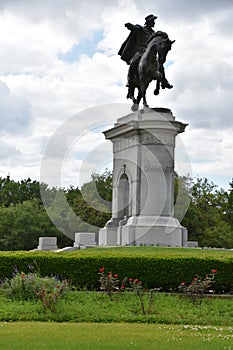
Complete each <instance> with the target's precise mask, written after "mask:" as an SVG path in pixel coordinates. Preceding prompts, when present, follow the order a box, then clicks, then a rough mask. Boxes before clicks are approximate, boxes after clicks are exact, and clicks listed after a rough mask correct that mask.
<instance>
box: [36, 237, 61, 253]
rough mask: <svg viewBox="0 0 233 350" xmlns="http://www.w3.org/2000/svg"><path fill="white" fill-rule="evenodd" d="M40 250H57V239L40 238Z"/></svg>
mask: <svg viewBox="0 0 233 350" xmlns="http://www.w3.org/2000/svg"><path fill="white" fill-rule="evenodd" d="M37 249H38V250H48V251H49V250H57V249H58V246H57V237H39V245H38V248H37Z"/></svg>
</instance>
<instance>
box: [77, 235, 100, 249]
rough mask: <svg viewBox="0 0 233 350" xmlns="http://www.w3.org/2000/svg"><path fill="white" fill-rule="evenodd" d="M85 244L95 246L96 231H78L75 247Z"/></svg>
mask: <svg viewBox="0 0 233 350" xmlns="http://www.w3.org/2000/svg"><path fill="white" fill-rule="evenodd" d="M81 245H84V246H95V245H96V241H95V233H90V232H76V233H75V242H74V247H79V246H81Z"/></svg>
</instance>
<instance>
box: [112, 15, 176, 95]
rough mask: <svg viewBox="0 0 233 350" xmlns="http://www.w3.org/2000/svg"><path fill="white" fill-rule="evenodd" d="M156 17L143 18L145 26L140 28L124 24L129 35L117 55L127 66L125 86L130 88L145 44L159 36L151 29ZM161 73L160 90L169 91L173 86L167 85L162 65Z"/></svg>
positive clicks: (137, 25)
mask: <svg viewBox="0 0 233 350" xmlns="http://www.w3.org/2000/svg"><path fill="white" fill-rule="evenodd" d="M156 18H157V17H156V16H154V15H148V16H146V18H145V21H146V22H145V25H144V26H140V25H139V24H136V25H133V24H131V23H126V24H125V27H126V28H127V29H129V30H130V32H131V33H130V34H129V36H128V38H127V39H126V40H125V42H124V43H123V44H122V46H121V48H120V50H119V52H118V54H119V55H120V56H121V59H122V60H123V61H125V62H126V63H127V64H128V65H130V66H129V71H128V83H127V85H126V86H128V87H129V86H130V83H131V81H133V79H134V74H135V72H136V69H137V66H138V63H139V60H140V58H141V56H142V54H143V52H144V51H145V49H146V46H147V43H148V41H149V40H150V38H151V36H152V35H157V33H158V35H159V33H161V32H156V33H155V31H154V30H153V29H152V28H153V27H154V25H155V19H156ZM160 70H161V73H162V76H163V78H162V81H161V84H162V88H163V89H165V88H167V89H171V88H172V87H173V86H172V85H170V84H169V82H168V80H167V79H166V77H165V72H164V68H163V65H162V66H161V69H160Z"/></svg>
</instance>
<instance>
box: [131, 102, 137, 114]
mask: <svg viewBox="0 0 233 350" xmlns="http://www.w3.org/2000/svg"><path fill="white" fill-rule="evenodd" d="M131 110H132V111H133V112H137V110H138V104H137V103H134V104H133V105H132V107H131Z"/></svg>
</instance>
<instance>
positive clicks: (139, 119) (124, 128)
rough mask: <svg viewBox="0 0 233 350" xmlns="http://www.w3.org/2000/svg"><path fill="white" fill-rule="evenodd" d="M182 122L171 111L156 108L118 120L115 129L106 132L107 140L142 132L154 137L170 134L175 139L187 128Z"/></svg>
mask: <svg viewBox="0 0 233 350" xmlns="http://www.w3.org/2000/svg"><path fill="white" fill-rule="evenodd" d="M187 125H188V124H184V123H182V122H179V121H176V120H175V117H174V116H173V114H172V112H171V110H170V109H167V108H154V109H148V111H147V110H146V111H145V110H143V111H139V112H137V113H131V114H128V115H126V116H124V117H121V118H119V119H117V123H116V124H115V125H114V127H113V128H111V129H109V130H106V131H104V132H103V133H104V135H105V138H106V139H110V140H112V139H115V138H119V137H126V136H127V137H128V136H129V137H130V136H132V135H135V134H141V133H142V132H149V133H151V134H153V135H156V134H159V133H169V134H172V135H173V136H174V137H175V136H176V135H177V134H179V133H182V132H184V130H185V128H186V126H187Z"/></svg>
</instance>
